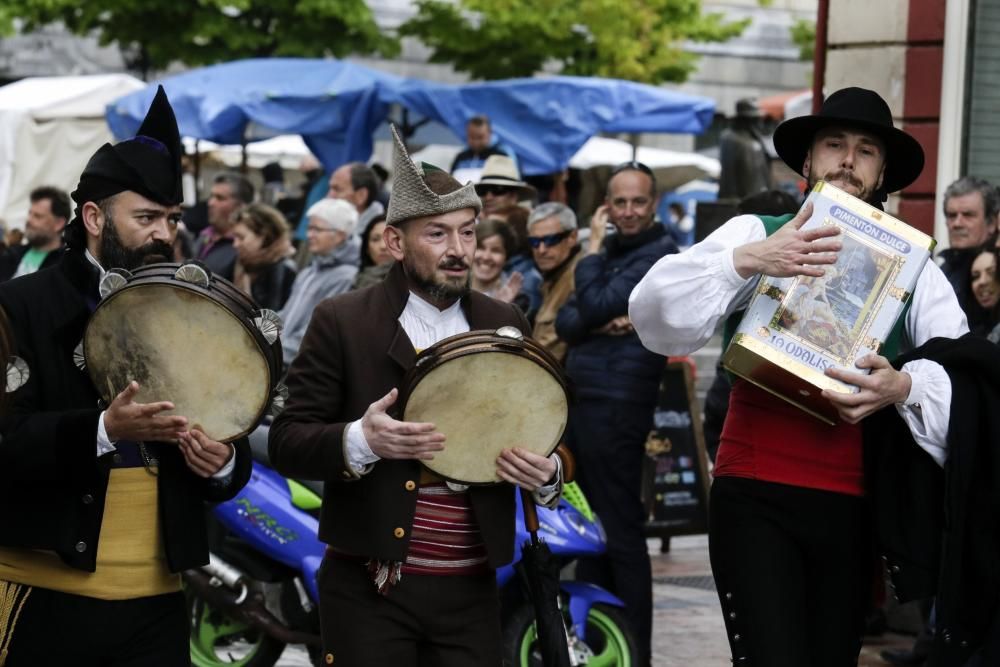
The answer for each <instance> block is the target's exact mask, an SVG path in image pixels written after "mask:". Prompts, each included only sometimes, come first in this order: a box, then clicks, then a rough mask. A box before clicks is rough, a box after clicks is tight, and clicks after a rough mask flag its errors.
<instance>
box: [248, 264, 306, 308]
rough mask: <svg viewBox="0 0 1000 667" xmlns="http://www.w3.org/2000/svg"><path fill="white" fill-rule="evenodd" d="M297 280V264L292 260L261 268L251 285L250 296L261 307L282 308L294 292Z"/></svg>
mask: <svg viewBox="0 0 1000 667" xmlns="http://www.w3.org/2000/svg"><path fill="white" fill-rule="evenodd" d="M294 282H295V266H294V264H292V262H291V261H290V260H289V261H281V262H276V263H274V264H271V265H270V266H268V267H266V268H264V269H262V270H261V272H260V273H259V274H258V275H257V277H256V279H255V280H254V281H253V284H252V285H251V286H250V296H251V298H253V300H254V302H255V303H256V304H257V305H258V306H259V307H261V308H270V309H271V310H281V309H282V308H284V306H285V302H286V301H288V296H289V295H290V294H291V293H292V283H294Z"/></svg>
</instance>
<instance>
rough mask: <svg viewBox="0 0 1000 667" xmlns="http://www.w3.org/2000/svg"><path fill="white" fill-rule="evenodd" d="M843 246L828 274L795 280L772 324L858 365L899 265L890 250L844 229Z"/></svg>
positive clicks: (843, 362)
mask: <svg viewBox="0 0 1000 667" xmlns="http://www.w3.org/2000/svg"><path fill="white" fill-rule="evenodd" d="M841 240H842V242H843V249H842V250H841V251H840V253H839V255H838V258H837V263H836V264H834V265H833V266H828V267H826V274H825V275H823V276H821V277H818V278H814V277H812V276H800V277H799V278H796V279H795V280H794V281H793V282H792V285H791V288H790V289H789V291H788V293H787V294H785V296H784V298H783V299H782V302H781V306H780V307H779V308H778V310H777V312H776V313H775V316H774V320H773V321H772V322H771V326H773V327H777V328H778V329H781V330H783V331H784V332H785V333H787V334H789V335H792V336H795V337H796V338H799V339H800V340H801V341H802V342H804V343H807V344H810V345H812V346H814V347H816V348H819V349H821V350H824V351H826V352H827V353H828V354H830V355H831V356H833V357H836V358H837V359H838V360H839V361H840V363H842V364H847V363H852V364H853V355H854V351H855V350H856V348H857V346H858V342H859V341H860V339H861V337H862V335H863V334H864V332H865V330H866V329H867V325H868V324H869V321H870V319H871V316H872V315H873V314H874V313H875V312H876V310H877V309H876V308H875V306H876V305H877V304H879V303H880V302H881V300H882V298H881V297H882V292H883V291H884V289H885V287H886V286H887V285H888V284H891V283H890V281H891V279H892V277H893V275H894V273H895V272H896V270H897V269H898V265H897V262H896V261H895V259H894V258H893V256H892V255H890V254H889V253H887V252H885V251H882V250H880V249H879V248H878V247H876V246H874V245H873V244H871V243H867V242H866V241H865V240H864V239H862V238H859V237H857V236H855V235H854V234H851V233H850V232H848V231H846V230H843V234H842V236H841Z"/></svg>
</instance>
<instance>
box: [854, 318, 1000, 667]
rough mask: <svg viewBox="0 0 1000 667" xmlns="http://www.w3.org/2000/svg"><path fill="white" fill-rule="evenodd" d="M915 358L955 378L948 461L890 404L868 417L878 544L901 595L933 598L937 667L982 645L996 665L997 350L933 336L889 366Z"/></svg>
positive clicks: (999, 598)
mask: <svg viewBox="0 0 1000 667" xmlns="http://www.w3.org/2000/svg"><path fill="white" fill-rule="evenodd" d="M913 359H930V360H932V361H936V362H937V363H939V364H941V366H943V367H944V369H945V371H946V372H947V373H948V377H949V379H950V380H951V386H952V396H951V415H950V419H949V427H948V460H947V462H946V464H945V467H944V469H943V470H942V469H941V468H940V467H938V466H937V464H935V463H934V462H933V460H932V459H931V458H930V456H929V455H928V454H927V453H926V452H924V450H922V449H920V448H919V447H918V446H916V444H914V442H913V439H912V437H911V436H910V433H909V430H908V429H907V428H906V426H905V424H903V421H902V419H901V418H900V417H899V416H898V414H897V413H896V411H895V410H894V409H892V408H889V409H886V410H883V411H882V412H880V413H878V414H877V415H875V416H873V417H871V418H869V419H868V420H866V422H865V459H866V460H865V464H866V471H865V473H866V484H867V487H868V493H869V496H870V498H871V499H872V502H873V509H874V515H873V516H874V518H875V528H876V537H877V540H878V544H879V548H880V549H881V551H882V553H883V555H884V558H885V559H886V564H887V566H888V568H889V572H890V574H891V576H892V579H893V587H894V589H895V593H896V595H897V597H898V598H899V599H900V600H903V601H905V600H911V599H917V598H922V597H928V596H931V595H936V596H937V612H936V613H937V636H936V643H935V649H934V653H933V655H932V660H931V663H930V664H931V665H935V666H940V667H953V666H960V665H965V664H966V663H967V662H968V660H969V659H970V658H971V657H972V656H973V655H974V654H975V652H976V651H977V650H978V651H981V654H980V656H979V658H980V660H981V663H980V664H982V665H1000V635H998V634H997V632H996V629H997V628H1000V409H998V407H1000V348H998V347H997V346H996V345H993V344H991V343H989V342H987V341H986V340H985V339H982V338H979V337H977V336H974V335H972V334H969V335H966V336H963V337H962V338H960V339H957V340H951V339H945V338H935V339H932V340H930V341H928V342H927V343H926V344H924V345H922V346H921V347H919V348H917V349H916V350H913V351H912V352H910V353H909V354H907V355H904V356H902V357H900V358H899V359H897V360H896V361H895V362H893V363H894V365H895V366H896V367H897V368H898V367H901V366H902V365H903V364H904V363H906V362H907V361H911V360H913ZM991 628H992V629H991Z"/></svg>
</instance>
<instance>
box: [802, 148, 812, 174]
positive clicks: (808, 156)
mask: <svg viewBox="0 0 1000 667" xmlns="http://www.w3.org/2000/svg"><path fill="white" fill-rule="evenodd" d="M811 166H812V149H811V148H810V149H809V150H807V151H806V159H805V160H803V161H802V178H804V179H806V180H807V181H808V180H809V167H811Z"/></svg>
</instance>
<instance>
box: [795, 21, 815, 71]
mask: <svg viewBox="0 0 1000 667" xmlns="http://www.w3.org/2000/svg"><path fill="white" fill-rule="evenodd" d="M789 30H790V31H791V34H792V41H793V42H794V43H795V46H797V47H799V58H801V59H802V60H810V61H811V60H812V59H813V54H814V53H815V51H816V23H815V22H814V21H809V20H808V19H798V20H797V21H795V23H793V24H792V27H791V28H789Z"/></svg>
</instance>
